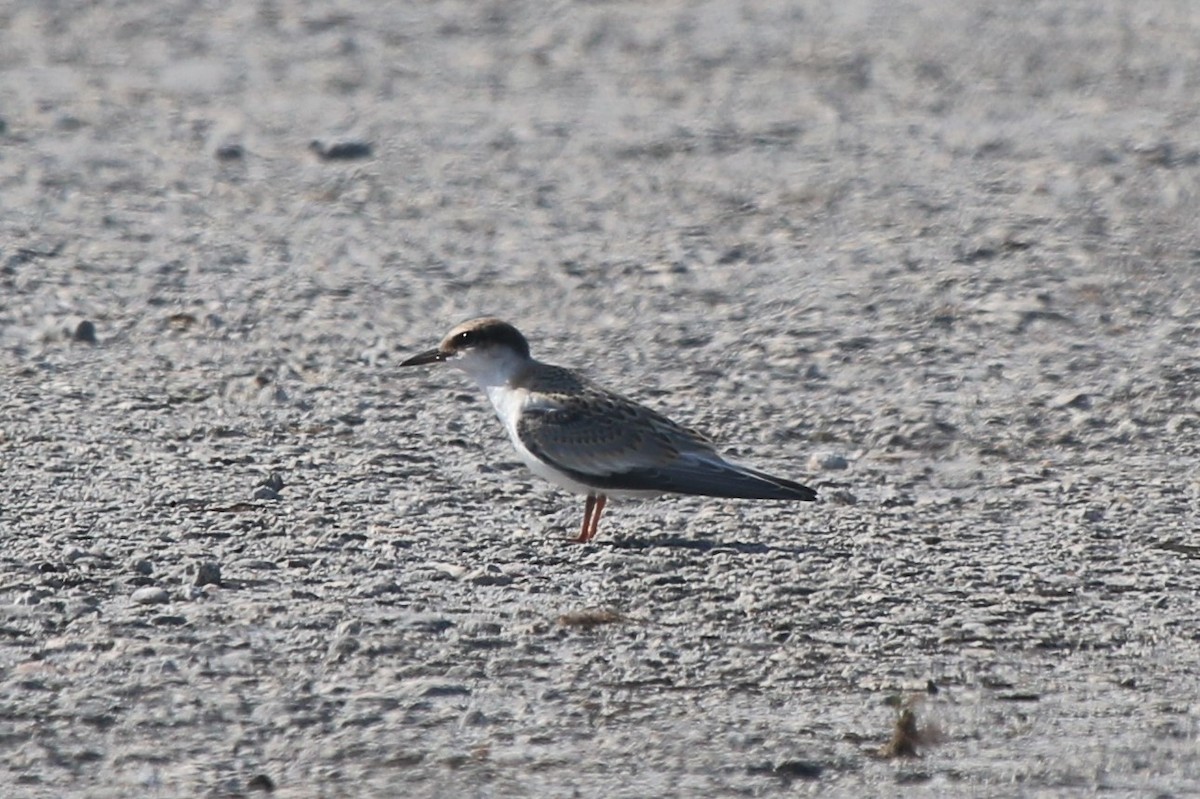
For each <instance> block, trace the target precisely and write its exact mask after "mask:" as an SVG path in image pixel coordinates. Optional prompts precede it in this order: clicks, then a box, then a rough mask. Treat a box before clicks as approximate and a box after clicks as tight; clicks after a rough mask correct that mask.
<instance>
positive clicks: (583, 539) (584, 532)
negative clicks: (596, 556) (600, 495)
mask: <svg viewBox="0 0 1200 799" xmlns="http://www.w3.org/2000/svg"><path fill="white" fill-rule="evenodd" d="M595 507H596V495H595V494H588V496H587V505H586V506H584V509H583V527H581V528H580V529H579V537H578V538H573V539H571V540H572V541H574V542H575V543H577V544H586V543H587V541H588V538H589V536H588V530H589V528H590V526H591V523H592V510H593V509H594V508H595ZM592 535H595V533H592Z"/></svg>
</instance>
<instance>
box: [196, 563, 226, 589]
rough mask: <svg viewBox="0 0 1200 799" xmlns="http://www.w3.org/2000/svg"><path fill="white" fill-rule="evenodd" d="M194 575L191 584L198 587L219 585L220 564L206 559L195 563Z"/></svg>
mask: <svg viewBox="0 0 1200 799" xmlns="http://www.w3.org/2000/svg"><path fill="white" fill-rule="evenodd" d="M194 568H195V572H196V576H195V578H194V579H193V581H192V584H193V585H195V586H197V587H199V586H202V585H220V584H221V564H219V563H217V562H216V561H214V560H206V561H204V562H203V563H198V564H196V566H195V567H194Z"/></svg>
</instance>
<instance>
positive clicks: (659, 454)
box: [400, 316, 817, 543]
mask: <svg viewBox="0 0 1200 799" xmlns="http://www.w3.org/2000/svg"><path fill="white" fill-rule="evenodd" d="M438 363H444V364H449V365H451V366H455V367H457V368H459V369H461V370H462V371H463V372H466V374H467V375H468V376H469V377H470V378H472V379H473V380H474V381H475V383H477V384H478V385H479V387H480V388H482V389H483V391H484V392H485V393H486V394H487V397H488V399H489V400H491V403H492V407H493V408H494V409H495V411H496V415H497V416H498V417H500V421H501V422H502V423H503V425H504V429H505V430H506V431H507V432H508V437H509V439H510V440H511V441H512V445H513V447H514V448H515V449H516V451H517V455H518V456H520V458H521V460H522V461H523V462H524V463H525V465H526V466H527V467H529V469H530V471H532V472H533V473H534V474H536V475H538V476H539V477H542V478H544V479H546V480H548V481H550V482H551V483H553V484H554V485H556V486H558V487H559V488H563V489H566V490H567V491H570V492H572V493H575V494H582V495H584V496H585V497H586V498H587V499H586V502H585V507H584V514H583V526H582V527H581V529H580V531H579V535H578V536H577V537H576V538H574V539H572V540H573V541H576V542H578V543H587V542H589V541H591V540H592V539H594V538H595V537H596V532H597V530H598V529H599V525H600V516H601V514H602V513H604V507H605V505H606V504H607V502H608V498H609V497H653V496H659V495H662V494H667V493H674V494H692V495H699V496H709V497H725V498H732V499H776V500H799V501H802V502H812V501H814V500H816V498H817V492H816V491H814V490H813V489H812V488H809V487H808V486H805V485H801V484H800V483H797V482H794V481H792V480H787V479H784V478H782V477H775V476H773V475H770V474H767V473H766V472H762V471H759V470H757V469H753V468H751V467H749V466H744V465H741V464H738V463H733V462H731V461H728V460H726V459H725V458H724V457H722V456H721V455H720V454H719V453H718V452H717V450H716V447H715V445H714V444H713V442H712V441H711V440H710V439H708V438H707V437H705V436H704V435H702V434H700V433H698V432H696V431H695V430H692V429H690V428H687V427H684V426H683V425H680V424H677V423H675V422H673V421H671V420H670V419H668V418H667V417H665V416H663V415H662V414H660V413H658V412H657V411H654V410H651V409H650V408H647V407H646V406H644V405H641V404H639V403H637V402H635V401H633V400H631V399H627V398H626V397H623V396H621V395H620V394H616V393H613V392H611V391H608V390H607V389H605V388H603V387H601V386H599V385H597V384H596V383H594V382H592V381H591V380H588V379H587V378H586V377H584V376H583V375H581V374H580V373H579V372H577V371H574V370H572V369H566V368H564V367H561V366H554V365H552V364H548V363H543V362H541V361H538V360H535V359H534V358H533V356H532V355H531V354H530V348H529V342H528V340H527V339H526V338H525V336H524V335H522V334H521V332H520V331H519V330H517V328H515V327H514V326H512V325H511V324H509V323H508V322H505V321H503V320H501V319H497V318H495V317H490V316H489V317H482V318H479V319H471V320H469V321H466V322H463V323H462V324H460V325H458V326H457V327H455V328H454V329H452V330H451V331H450V332H449V333H447V334H446V336H445V337H444V338H443V339H442V340H441V343H439V344H438V346H437V347H434V348H433V349H430V350H426V351H425V352H421V353H418V354H416V355H413V356H412V357H410V358H408V359H406V360H404V361H403V362H401V364H400V366H402V367H413V366H424V365H427V364H438Z"/></svg>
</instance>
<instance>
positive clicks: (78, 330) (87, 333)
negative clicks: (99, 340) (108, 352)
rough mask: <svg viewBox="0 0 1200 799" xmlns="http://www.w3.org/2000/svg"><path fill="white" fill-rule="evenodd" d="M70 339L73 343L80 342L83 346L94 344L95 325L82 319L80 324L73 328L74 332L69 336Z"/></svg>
mask: <svg viewBox="0 0 1200 799" xmlns="http://www.w3.org/2000/svg"><path fill="white" fill-rule="evenodd" d="M71 339H72V340H73V341H81V342H83V343H84V344H95V343H96V325H95V323H94V322H90V321H88V320H87V319H84V320H83V321H82V322H80V323H79V324H77V325H76V326H75V332H74V333H72V334H71Z"/></svg>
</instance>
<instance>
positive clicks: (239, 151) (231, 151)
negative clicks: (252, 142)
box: [213, 142, 246, 161]
mask: <svg viewBox="0 0 1200 799" xmlns="http://www.w3.org/2000/svg"><path fill="white" fill-rule="evenodd" d="M213 154H214V155H215V156H216V157H217V160H218V161H238V160H240V159H241V157H242V156H243V155H245V154H246V150H245V149H244V148H243V147H242V145H240V144H238V143H236V142H229V143H227V144H222V145H221V146H220V147H218V148H217V149H216V151H215V152H214V153H213Z"/></svg>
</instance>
